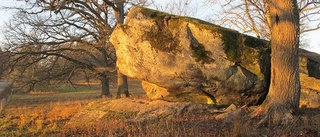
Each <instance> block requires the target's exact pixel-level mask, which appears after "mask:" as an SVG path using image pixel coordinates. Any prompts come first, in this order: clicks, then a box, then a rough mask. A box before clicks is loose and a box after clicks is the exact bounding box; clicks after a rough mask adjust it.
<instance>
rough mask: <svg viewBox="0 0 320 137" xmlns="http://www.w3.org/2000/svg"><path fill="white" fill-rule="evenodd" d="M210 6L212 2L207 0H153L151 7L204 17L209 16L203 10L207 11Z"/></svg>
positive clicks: (173, 12) (183, 14)
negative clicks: (167, 0) (166, 0)
mask: <svg viewBox="0 0 320 137" xmlns="http://www.w3.org/2000/svg"><path fill="white" fill-rule="evenodd" d="M210 6H211V4H210V2H208V1H205V0H171V1H170V2H164V1H159V0H151V4H150V6H149V7H151V8H154V9H156V10H160V11H164V12H168V13H170V14H175V15H180V16H189V17H197V18H202V19H204V18H209V17H207V16H206V15H207V14H203V13H202V12H207V11H208V10H209V9H210Z"/></svg>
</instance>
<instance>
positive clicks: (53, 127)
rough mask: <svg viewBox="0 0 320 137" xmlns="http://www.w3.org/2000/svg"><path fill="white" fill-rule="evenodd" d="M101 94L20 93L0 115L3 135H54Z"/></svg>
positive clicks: (0, 134) (14, 96)
mask: <svg viewBox="0 0 320 137" xmlns="http://www.w3.org/2000/svg"><path fill="white" fill-rule="evenodd" d="M99 95H100V94H99V92H92V91H90V92H76V93H59V94H36V95H35V94H18V95H13V97H12V101H11V102H10V103H9V104H8V106H7V107H6V109H5V110H4V111H3V112H2V113H1V116H0V119H1V122H0V136H45V135H47V134H52V133H55V132H57V131H59V130H61V128H62V127H63V125H64V124H65V123H66V122H67V121H68V120H69V119H70V118H71V117H72V116H74V115H75V114H76V113H78V112H79V111H81V110H82V108H83V107H84V106H86V105H87V104H88V103H89V102H91V101H92V100H95V99H97V97H98V96H99Z"/></svg>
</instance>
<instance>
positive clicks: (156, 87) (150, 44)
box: [110, 7, 270, 105]
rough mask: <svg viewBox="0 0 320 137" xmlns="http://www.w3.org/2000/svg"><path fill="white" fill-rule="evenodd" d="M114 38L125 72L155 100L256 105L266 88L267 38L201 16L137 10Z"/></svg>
mask: <svg viewBox="0 0 320 137" xmlns="http://www.w3.org/2000/svg"><path fill="white" fill-rule="evenodd" d="M110 41H111V42H112V44H113V45H114V47H115V49H116V54H117V66H118V69H119V70H120V72H121V73H123V74H125V75H127V76H129V77H132V78H136V79H140V80H142V81H144V82H143V85H142V86H143V88H144V90H146V92H147V95H148V96H149V97H150V98H152V99H165V100H172V101H195V102H201V103H209V104H212V103H216V104H218V105H229V104H236V105H244V104H256V103H258V102H259V100H260V99H262V98H263V97H264V95H265V93H266V92H267V88H268V86H267V85H268V81H269V80H268V79H269V76H270V71H269V70H270V50H269V49H268V48H267V47H268V46H267V44H268V42H267V41H264V40H261V39H257V38H254V37H251V36H247V35H244V34H240V33H239V32H237V31H234V30H231V29H226V28H223V27H220V26H217V25H214V24H210V23H208V22H204V21H201V20H198V19H194V18H189V17H181V16H175V15H170V14H167V13H163V12H159V11H155V10H151V9H146V8H142V7H134V8H132V9H131V10H130V11H129V13H128V16H127V18H126V23H125V24H124V25H118V26H116V28H115V29H114V32H113V33H112V36H111V38H110Z"/></svg>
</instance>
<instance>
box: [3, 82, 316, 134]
mask: <svg viewBox="0 0 320 137" xmlns="http://www.w3.org/2000/svg"><path fill="white" fill-rule="evenodd" d="M129 83H131V85H129V86H130V87H131V94H132V97H130V98H131V99H147V98H146V97H145V94H144V92H143V91H142V89H141V87H140V83H139V82H138V81H130V82H129ZM130 87H129V88H130ZM99 88H100V87H99V85H94V86H91V87H86V86H79V87H77V88H76V89H74V88H71V87H68V86H62V87H59V88H56V89H48V90H47V91H43V90H39V91H33V92H30V93H16V94H14V95H13V96H12V100H11V101H10V103H9V104H8V105H7V106H6V108H5V109H4V110H3V111H2V112H1V113H0V136H1V137H2V136H23V137H25V136H26V137H28V136H30V137H31V136H43V137H47V136H54V137H56V136H59V137H60V136H61V137H64V136H97V137H98V136H106V137H109V136H110V137H120V136H121V137H122V136H125V137H127V136H129V137H130V136H133V137H135V136H139V137H149V136H160V137H161V136H163V137H164V136H165V137H185V136H195V137H196V136H199V137H201V136H213V137H214V136H228V137H229V136H306V137H309V136H311V137H312V136H319V135H320V132H319V131H320V113H319V112H320V111H319V109H309V108H304V109H303V110H304V111H303V113H302V114H301V116H300V121H297V122H299V123H300V124H297V125H293V126H286V127H281V126H275V127H263V126H262V127H256V126H254V125H253V124H252V123H257V122H258V121H251V122H252V123H249V122H248V121H246V120H247V119H244V118H242V117H236V119H234V120H233V122H231V123H226V122H224V121H223V120H222V121H221V120H217V119H216V118H215V115H218V114H212V113H194V114H188V115H181V116H169V117H166V118H163V119H159V120H156V121H154V120H150V121H135V120H133V119H134V118H135V117H136V115H137V113H135V112H120V111H112V110H102V111H103V112H105V113H104V115H102V116H101V117H99V113H96V114H95V115H96V116H90V115H89V114H90V113H84V114H85V115H83V116H79V115H78V114H79V113H80V112H82V113H83V112H85V111H88V110H95V109H99V106H101V105H102V104H103V103H105V102H106V101H108V100H111V99H110V98H101V97H100V90H99ZM111 91H112V93H113V95H116V93H115V91H116V87H115V86H111ZM125 103H126V102H123V103H122V104H118V105H126V104H125ZM87 114H88V115H87ZM88 117H97V119H88ZM72 122H73V123H72Z"/></svg>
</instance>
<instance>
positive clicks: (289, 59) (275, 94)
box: [261, 0, 300, 122]
mask: <svg viewBox="0 0 320 137" xmlns="http://www.w3.org/2000/svg"><path fill="white" fill-rule="evenodd" d="M266 5H267V7H266V8H267V11H268V12H267V14H270V21H271V49H272V54H271V81H270V88H269V93H268V95H267V97H266V100H265V101H264V102H263V104H262V105H261V108H262V110H263V111H264V112H265V113H267V114H268V115H269V116H272V122H279V121H281V116H284V115H285V114H288V113H291V114H293V113H294V112H296V111H297V110H298V109H299V99H300V78H299V66H298V48H299V11H298V6H297V2H296V0H267V3H266Z"/></svg>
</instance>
